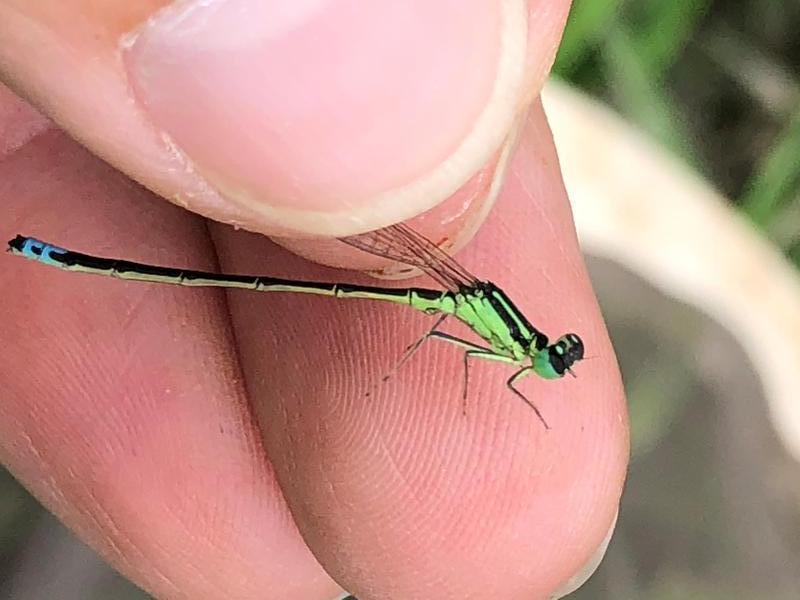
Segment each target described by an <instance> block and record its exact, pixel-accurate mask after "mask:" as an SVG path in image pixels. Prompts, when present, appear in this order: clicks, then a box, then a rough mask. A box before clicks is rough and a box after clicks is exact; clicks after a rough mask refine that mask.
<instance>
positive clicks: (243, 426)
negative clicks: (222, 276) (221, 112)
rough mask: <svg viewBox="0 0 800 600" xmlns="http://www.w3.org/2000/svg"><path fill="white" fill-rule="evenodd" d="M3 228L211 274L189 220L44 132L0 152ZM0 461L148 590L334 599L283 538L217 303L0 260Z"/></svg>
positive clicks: (316, 569) (271, 482)
mask: <svg viewBox="0 0 800 600" xmlns="http://www.w3.org/2000/svg"><path fill="white" fill-rule="evenodd" d="M0 206H2V209H0V211H1V213H2V219H0V220H2V222H3V223H4V224H5V227H4V232H5V234H6V235H8V236H9V237H11V235H12V234H13V233H16V232H17V231H19V232H21V233H28V234H31V235H37V236H40V237H42V238H45V239H50V240H52V241H53V242H56V243H61V244H64V245H70V246H73V247H75V248H76V249H83V250H86V251H95V252H106V253H108V254H111V255H120V256H127V257H135V258H139V259H143V260H151V261H153V262H162V263H175V264H183V265H190V264H191V265H192V266H195V267H198V268H214V267H215V256H214V252H213V249H212V247H211V245H210V243H209V238H208V234H207V229H206V226H205V224H204V222H203V221H202V220H201V219H199V218H198V217H195V216H193V215H190V214H189V213H187V212H185V211H182V210H179V209H177V208H175V207H172V206H170V205H167V204H166V203H163V202H160V201H158V200H156V199H155V198H153V197H152V196H151V195H150V194H149V193H147V192H145V191H144V190H143V189H142V188H140V187H139V186H137V185H136V184H133V183H132V182H130V181H129V180H127V179H125V178H124V176H122V175H120V174H119V173H117V172H115V171H113V170H112V169H111V168H109V167H108V166H107V165H105V164H103V163H102V162H100V161H99V160H97V159H96V158H94V157H92V156H91V155H89V154H88V153H87V152H86V151H84V150H82V149H80V147H78V146H77V145H76V144H75V143H74V142H72V141H70V140H69V139H68V138H66V136H65V135H64V134H61V133H59V132H48V133H45V134H43V135H40V136H39V137H37V138H35V139H34V140H32V141H31V142H29V143H28V144H27V145H26V146H25V147H23V148H21V149H20V150H18V151H17V152H16V153H14V154H12V155H10V156H7V157H6V158H5V160H3V161H2V162H0ZM0 262H1V263H2V266H0V339H2V340H3V344H2V346H1V347H0V460H2V462H3V463H4V464H5V465H6V466H7V467H8V468H9V469H10V470H11V471H12V472H13V473H14V474H15V476H16V477H18V478H19V479H20V481H22V482H23V483H24V484H25V485H26V486H27V487H28V489H29V490H31V491H32V492H33V493H34V494H35V495H36V496H37V497H38V498H39V499H40V500H41V501H42V502H43V503H44V504H45V505H46V506H47V507H48V508H50V509H51V510H53V511H54V512H55V513H56V514H57V515H58V516H59V517H60V518H61V519H62V520H63V521H64V522H65V523H66V524H67V525H68V526H69V527H71V528H72V529H73V530H74V531H75V532H76V533H77V534H78V535H79V536H80V537H81V538H83V539H84V540H85V541H87V542H88V543H89V544H90V545H92V546H93V547H94V548H95V549H97V550H99V551H100V552H101V553H102V554H103V556H104V557H105V558H106V559H108V560H109V561H110V562H111V563H112V564H113V565H115V566H116V567H117V568H119V569H120V570H121V571H122V572H123V573H124V574H126V575H127V576H128V577H130V578H131V579H132V580H133V581H135V582H136V583H138V584H139V585H141V586H143V587H144V588H145V589H147V590H148V591H149V592H151V593H152V594H153V595H154V596H155V597H157V598H169V599H179V598H190V599H193V600H194V599H200V600H203V599H228V598H242V599H248V598H264V597H272V598H277V597H282V598H298V599H309V600H329V599H330V598H333V597H335V595H336V594H337V593H338V592H339V588H338V586H336V584H334V583H333V582H332V581H331V579H330V578H329V577H328V576H327V575H325V573H324V572H323V570H322V569H321V568H320V566H319V565H318V564H317V562H316V561H315V560H314V558H313V556H312V555H311V553H310V552H309V550H308V548H307V547H306V546H305V544H304V543H303V541H302V539H301V538H300V536H299V535H298V532H297V529H296V527H295V525H294V523H293V521H292V518H291V516H290V514H289V512H288V510H287V508H286V504H285V502H284V500H283V498H282V494H281V492H280V489H279V488H278V487H277V484H276V481H275V478H274V475H273V470H272V467H271V466H270V464H269V462H268V460H267V459H266V457H265V454H264V451H263V447H262V444H261V439H260V434H259V432H258V429H257V427H256V426H255V424H254V421H253V419H252V417H251V409H250V406H249V404H248V400H247V398H246V394H245V391H244V387H243V384H242V381H243V375H242V372H241V370H240V366H239V363H238V357H237V350H236V348H235V345H234V339H233V337H232V335H231V331H230V327H229V321H228V313H227V308H226V304H225V299H224V296H223V295H222V294H221V293H219V292H214V291H207V290H188V289H176V288H172V287H167V286H146V285H137V284H135V283H134V284H127V283H123V282H120V281H115V280H111V279H108V280H106V279H104V278H99V277H80V276H76V275H74V274H71V273H64V272H59V271H57V270H55V269H50V268H45V267H43V266H41V265H36V264H33V263H30V262H28V261H24V260H21V259H19V258H16V257H12V256H11V255H9V254H5V253H3V254H2V255H0Z"/></svg>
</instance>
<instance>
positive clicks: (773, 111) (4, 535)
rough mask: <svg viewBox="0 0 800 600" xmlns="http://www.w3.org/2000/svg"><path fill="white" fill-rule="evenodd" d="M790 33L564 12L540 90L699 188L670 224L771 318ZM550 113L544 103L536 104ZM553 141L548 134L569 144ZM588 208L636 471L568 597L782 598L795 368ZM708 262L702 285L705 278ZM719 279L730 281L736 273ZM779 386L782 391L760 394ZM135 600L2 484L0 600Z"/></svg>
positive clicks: (748, 5)
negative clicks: (705, 244) (748, 251)
mask: <svg viewBox="0 0 800 600" xmlns="http://www.w3.org/2000/svg"><path fill="white" fill-rule="evenodd" d="M798 32H800V2H797V1H794V2H774V1H772V0H738V1H733V0H685V1H683V2H664V1H663V0H574V7H573V11H572V15H571V18H570V22H569V25H568V27H567V32H566V36H565V38H564V42H563V45H562V47H561V50H560V53H559V55H558V58H557V61H556V66H555V78H556V79H558V80H561V81H562V82H566V83H567V84H568V85H569V86H571V87H573V88H577V89H579V90H581V91H582V92H584V93H586V94H588V95H589V96H590V97H592V98H594V99H596V100H597V101H599V102H601V103H604V104H606V105H608V106H610V107H612V108H613V110H614V111H616V113H617V114H619V115H620V116H621V117H622V118H623V119H624V120H625V122H626V123H628V124H630V125H631V126H632V127H635V128H636V129H637V130H638V131H639V132H642V133H643V134H644V136H646V138H648V139H649V140H650V142H651V144H652V147H653V148H658V147H660V148H662V149H665V150H666V153H665V154H664V155H665V156H671V158H668V159H666V160H665V161H662V162H668V163H669V164H668V165H667V166H665V167H664V169H665V172H670V170H671V169H678V171H679V174H678V175H676V178H678V179H680V178H682V177H684V176H685V175H684V173H690V174H693V175H692V176H694V177H696V178H698V179H704V180H705V181H706V182H707V188H708V190H709V194H710V195H711V196H713V199H709V198H707V197H704V199H703V200H698V203H697V206H696V207H695V205H693V204H691V202H693V200H692V199H691V198H689V199H688V200H687V199H685V198H684V200H685V201H686V202H688V204H685V203H677V202H676V204H675V207H674V209H673V210H676V211H677V210H682V211H685V218H686V219H687V220H691V219H694V218H695V217H694V215H695V214H697V215H700V216H698V217H697V219H701V218H707V216H708V214H707V213H708V212H709V210H711V209H710V208H709V206H710V205H712V204H713V205H714V208H713V210H712V212H713V214H714V215H716V216H715V217H714V218H713V219H710V220H709V221H708V223H709V225H708V231H707V236H708V237H709V238H713V237H714V235H715V232H716V231H717V230H720V231H721V230H727V229H730V232H729V237H727V238H726V239H727V240H729V243H735V244H740V245H741V247H743V248H749V247H750V246H753V248H756V250H754V251H753V252H754V255H758V256H763V257H765V258H764V260H763V261H761V260H759V261H756V262H755V264H753V265H749V267H748V268H749V269H751V270H753V269H755V270H756V271H758V270H759V268H760V266H759V265H760V264H762V263H763V264H764V265H766V264H767V263H769V265H770V268H769V269H767V268H766V267H765V268H764V271H765V272H766V275H765V276H764V278H762V281H761V282H760V285H761V286H762V287H761V288H760V289H761V290H763V293H764V295H765V296H770V297H772V298H773V300H774V299H775V298H780V301H781V302H784V303H785V299H786V298H790V297H792V296H791V295H792V294H793V293H794V291H795V290H798V289H800V284H798V279H800V34H798ZM558 103H559V96H558V95H556V96H555V97H553V98H552V99H550V100H548V105H552V106H553V107H554V108H555V107H556V106H557V105H558ZM548 107H549V106H548ZM558 110H559V111H561V109H558ZM570 110H572V109H570ZM574 110H578V111H580V110H582V109H581V107H580V106H577V108H575V109H574ZM571 116H574V114H573V113H568V112H567V113H565V112H562V114H560V115H558V116H557V117H556V116H555V115H554V119H553V120H554V132H555V134H556V139H557V142H559V150H560V151H561V149H562V147H561V143H562V142H560V138H561V137H562V136H561V129H562V128H565V127H569V126H570V125H569V124H568V123H567V124H565V125H563V124H560V122H568V121H570V119H569V118H568V117H571ZM573 134H574V132H573ZM578 135H580V132H578ZM569 138H570V135H569V133H568V132H567V133H564V135H563V139H564V141H563V143H564V144H565V146H566V145H568V144H569ZM648 147H649V146H645V147H644V148H645V149H644V150H642V149H641V148H639V149H638V152H639V154H641V153H643V152H644V153H646V152H647V151H648V150H647V148H648ZM569 152H570V150H569V148H567V147H565V148H564V153H562V161H563V163H564V166H565V171H566V173H565V178H566V180H567V187H568V188H569V189H570V192H571V194H572V193H573V190H574V196H575V197H576V199H577V197H580V196H581V189H582V190H583V195H584V196H586V195H587V192H586V188H587V185H586V184H585V182H583V183H584V185H583V188H581V187H580V186H581V181H578V179H579V178H580V177H581V175H580V174H579V173H578V174H575V175H572V174H570V172H569V170H570V163H571V162H572V161H568V160H567V159H566V158H565V154H569ZM658 156H661V155H658ZM589 159H590V160H591V157H589ZM656 160H658V159H656ZM670 161H672V162H670ZM597 176H598V175H597V174H595V177H597ZM599 176H600V177H603V174H602V173H600V174H599ZM662 176H663V174H662ZM647 183H648V182H646V181H645V182H642V184H643V185H644V188H643V189H645V190H646V189H647V188H646V185H647ZM573 186H574V187H573ZM588 187H589V188H590V190H589V192H588V195H589V196H592V194H591V187H592V186H591V185H588ZM679 189H680V186H679ZM700 195H701V196H702V195H703V194H700ZM676 197H677V196H676ZM681 198H683V195H681ZM603 201H604V199H603V196H602V195H600V196H597V197H592V198H590V200H584V201H576V202H575V213H576V220H577V222H578V226H579V230H580V233H581V235H582V240H583V236H585V238H586V243H585V249H586V252H587V260H588V262H589V266H590V270H591V275H592V278H593V281H594V283H595V286H596V289H597V293H598V296H599V298H600V301H601V305H602V308H603V311H604V313H605V316H606V319H607V322H608V325H609V329H610V331H611V336H612V339H613V341H614V344H615V347H616V349H617V353H618V356H619V360H620V364H621V368H622V371H623V375H624V378H625V383H626V389H627V393H628V399H629V406H630V413H631V426H632V435H633V438H632V462H631V467H630V472H629V479H628V483H627V486H626V491H625V495H624V497H623V502H622V507H621V512H620V517H619V522H618V526H617V531H616V534H615V536H614V538H613V540H612V542H611V545H610V547H609V551H608V554H607V556H606V558H605V560H604V562H603V564H602V565H601V567H600V569H599V570H598V572H597V573H596V574H595V576H594V577H593V578H592V579H591V580H590V581H589V583H588V584H587V585H586V586H584V587H583V588H582V589H581V590H579V591H578V592H576V593H575V594H574V595H573V596H571V598H576V599H583V598H586V599H589V598H592V599H605V598H609V599H610V598H614V599H627V598H631V599H639V598H644V599H653V600H662V599H663V600H667V599H673V598H674V599H679V598H680V599H685V598H696V599H709V600H714V599H718V598H719V599H722V598H726V599H739V598H742V599H752V598H774V599H783V598H786V599H790V598H791V599H796V598H798V597H800V462H798V460H800V453H798V451H797V449H798V448H800V437H797V436H795V437H794V438H793V437H792V436H793V435H794V434H793V432H797V431H798V429H793V428H792V426H789V425H786V424H785V423H782V421H781V416H782V415H785V414H791V413H790V412H787V410H789V411H790V409H785V407H786V406H789V407H791V406H792V405H793V404H792V401H793V400H794V398H796V400H797V402H796V403H795V404H797V405H798V406H800V387H792V385H791V376H795V377H796V376H797V372H798V371H800V361H798V362H794V363H793V362H792V361H791V360H789V363H788V364H787V363H786V362H785V361H786V360H787V356H788V358H789V359H791V357H793V356H794V357H796V356H798V354H797V353H795V354H791V353H788V354H787V353H785V352H783V353H781V354H780V355H778V356H764V353H762V352H760V351H759V352H756V351H755V350H754V347H753V344H752V343H751V342H748V339H750V340H752V339H753V338H752V337H751V338H748V335H749V334H748V333H747V324H748V323H749V322H751V321H748V320H747V316H748V311H751V313H750V314H753V315H754V316H759V315H761V314H762V312H769V311H768V309H766V308H764V307H763V306H762V305H759V302H760V300H759V298H754V299H752V300H751V304H747V303H739V304H737V305H736V306H735V307H734V308H731V306H732V305H730V304H728V303H726V301H725V294H724V290H723V292H721V293H720V294H718V295H716V296H714V295H709V296H708V299H707V301H704V302H693V301H692V299H691V295H688V294H686V293H682V290H681V288H680V286H679V285H673V283H674V282H676V281H677V280H676V279H675V277H672V279H670V277H668V276H664V275H663V273H661V269H662V267H661V266H660V264H661V263H659V261H658V260H652V261H650V262H647V261H646V260H645V261H641V260H640V261H638V262H635V261H633V260H631V261H630V262H629V261H628V260H627V258H626V257H625V256H624V254H622V255H621V254H619V253H616V254H615V253H614V252H613V251H610V250H607V248H606V242H604V238H603V234H602V232H600V233H598V232H597V231H594V230H590V229H589V224H591V222H592V221H596V220H597V219H596V218H595V219H589V218H588V217H587V216H585V213H588V211H589V210H597V208H598V207H602V203H603ZM638 201H639V202H641V205H642V206H646V205H647V203H648V202H651V203H653V202H661V204H660V205H659V206H655V205H653V207H652V211H651V213H648V214H652V215H656V214H658V211H659V210H661V211H663V210H669V209H670V208H669V206H667V203H664V202H663V201H660V200H654V199H652V198H649V197H648V196H647V194H643V195H642V196H641V197H639V198H638ZM716 204H719V206H716ZM679 207H680V208H679ZM695 210H696V212H695ZM714 211H716V212H714ZM609 214H612V213H611V212H609ZM702 215H705V217H703V216H702ZM609 218H610V219H611V218H612V217H609ZM582 222H583V223H587V226H586V229H584V227H583V226H582ZM743 223H747V225H745V226H742V224H743ZM703 226H705V225H703ZM701 232H703V229H701ZM683 235H685V236H687V237H686V239H685V240H683V242H684V244H685V245H687V246H688V247H691V245H692V244H693V243H695V241H696V240H694V241H693V240H692V239H690V237H689V236H690V235H692V234H690V233H686V232H684V231H683V230H682V229H676V231H675V232H674V237H675V238H676V239H678V240H682V238H681V236H683ZM730 240H735V241H734V242H730ZM609 243H610V242H609ZM652 243H653V244H657V243H658V240H657V237H655V236H654V237H653V240H652ZM665 253H667V250H666V248H665ZM654 256H657V253H656V254H654ZM663 258H664V260H665V261H666V262H665V263H664V264H669V262H668V261H669V256H664V257H663ZM673 262H674V261H673ZM705 264H706V267H705V268H706V269H707V273H706V277H707V278H708V279H709V280H714V278H715V272H714V265H715V263H714V262H713V261H707V262H706V263H705ZM719 266H720V273H722V269H723V268H724V269H726V270H725V273H727V274H728V275H729V276H730V273H731V269H732V268H733V269H735V265H734V266H733V267H731V265H725V264H722V262H720V265H719ZM735 274H736V273H734V275H735ZM720 279H721V280H722V279H724V278H722V277H720ZM671 282H672V283H671ZM715 289H716V288H715ZM797 297H798V298H800V293H799V294H798V295H797ZM720 298H721V300H720ZM775 301H776V302H778V300H775ZM773 306H774V302H773ZM789 306H790V308H791V306H792V305H791V303H790V304H789ZM759 307H761V310H759ZM773 312H774V311H773ZM798 315H800V301H799V302H798V303H797V304H796V305H794V311H793V312H792V311H791V310H790V311H787V313H786V314H785V315H778V316H776V317H775V318H774V319H772V320H770V321H768V323H767V325H765V327H768V329H766V330H764V331H763V332H762V334H761V335H763V336H764V337H765V338H766V339H767V341H768V342H769V340H778V339H783V338H781V336H784V337H787V336H788V337H787V339H788V341H787V342H786V343H788V344H791V343H794V344H795V346H794V348H797V346H796V344H800V329H798V322H799V321H800V316H798ZM737 318H740V319H744V320H743V321H741V322H742V323H744V325H742V326H739V325H735V324H736V323H737V321H736V319H737ZM781 319H783V321H782V320H781ZM792 327H794V328H795V329H794V331H795V332H798V335H797V336H795V337H793V338H792V337H791V336H790V334H791V332H792ZM781 361H784V362H783V363H782V362H781ZM770 365H777V366H778V367H780V368H779V369H778V368H774V369H770V368H769V367H770ZM781 373H785V374H787V377H784V378H783V379H782V380H781V381H778V382H776V381H774V380H775V379H776V377H777V378H780V377H781V375H780V374H781ZM787 381H788V382H789V384H788V385H787ZM787 389H788V392H787ZM781 407H784V408H781ZM147 597H148V596H146V595H145V594H143V593H142V592H141V591H138V590H137V589H136V588H135V587H134V586H132V585H131V584H129V583H127V582H126V581H125V580H124V579H123V578H121V577H120V576H118V575H116V574H115V573H114V572H113V571H111V570H110V569H108V568H107V567H106V566H105V565H104V564H103V563H102V562H101V561H100V560H99V559H97V558H96V557H95V555H94V554H93V553H92V551H90V550H89V549H87V548H86V547H85V546H83V545H82V544H80V543H79V542H77V541H76V540H75V539H74V538H73V537H72V536H71V535H70V534H69V532H67V531H66V530H65V529H64V528H63V527H62V526H61V525H59V524H58V523H57V522H56V521H55V519H54V518H53V517H51V516H49V515H48V514H47V513H46V512H45V511H44V510H43V509H42V508H41V507H40V506H39V505H38V504H37V503H36V502H35V501H34V500H33V499H31V498H30V497H29V496H28V495H27V494H26V492H25V491H24V490H23V489H22V488H21V487H20V486H19V485H18V484H17V483H16V482H15V481H14V479H13V478H12V477H11V476H10V475H8V474H7V473H5V472H2V471H0V599H5V598H8V599H13V600H42V599H50V598H58V599H60V600H70V599H73V598H74V599H81V600H92V599H95V598H97V599H121V600H127V599H136V598H147Z"/></svg>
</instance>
